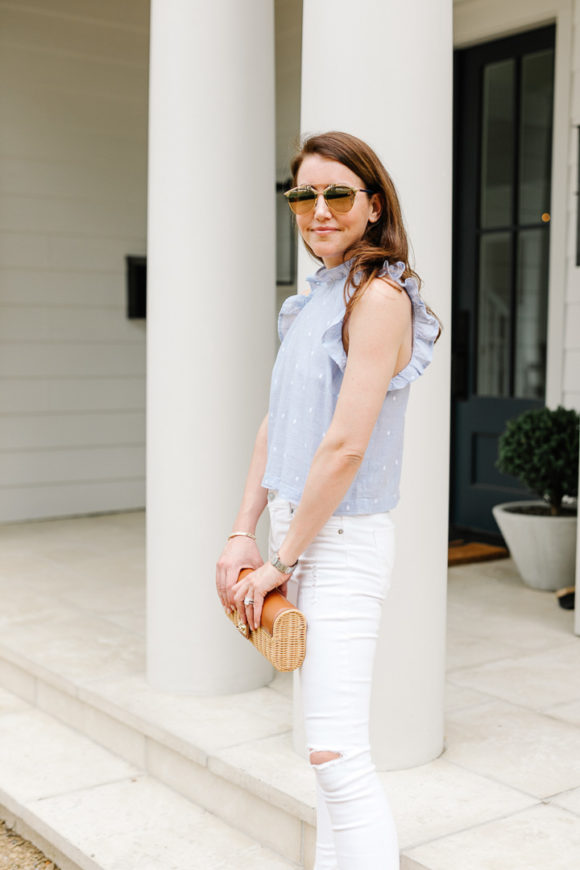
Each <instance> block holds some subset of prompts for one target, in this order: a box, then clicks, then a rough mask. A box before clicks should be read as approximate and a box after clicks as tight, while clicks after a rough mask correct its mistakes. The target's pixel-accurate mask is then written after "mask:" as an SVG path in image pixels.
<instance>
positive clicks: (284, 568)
mask: <svg viewBox="0 0 580 870" xmlns="http://www.w3.org/2000/svg"><path fill="white" fill-rule="evenodd" d="M270 564H271V565H273V566H274V568H276V569H277V570H278V571H279V572H280V573H281V574H291V573H292V571H293V570H294V568H295V567H296V565H297V564H298V559H296V561H295V562H294V564H293V565H285V564H284V562H281V561H280V556H279V555H278V553H276V554H275V555H274V556H272V558H271V559H270Z"/></svg>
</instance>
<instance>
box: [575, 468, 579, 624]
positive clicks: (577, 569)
mask: <svg viewBox="0 0 580 870" xmlns="http://www.w3.org/2000/svg"><path fill="white" fill-rule="evenodd" d="M578 475H579V476H578V491H579V492H580V471H579V473H578ZM574 634H577V635H580V522H577V523H576V606H575V608H574Z"/></svg>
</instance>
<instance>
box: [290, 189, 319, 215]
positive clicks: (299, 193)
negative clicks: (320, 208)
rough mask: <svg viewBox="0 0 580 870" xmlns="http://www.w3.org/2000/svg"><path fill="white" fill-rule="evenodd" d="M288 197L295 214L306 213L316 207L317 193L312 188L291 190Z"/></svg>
mask: <svg viewBox="0 0 580 870" xmlns="http://www.w3.org/2000/svg"><path fill="white" fill-rule="evenodd" d="M286 199H287V200H288V205H289V206H290V208H291V209H292V211H293V212H294V214H306V212H307V211H310V210H311V209H312V208H314V203H315V201H316V194H315V193H314V191H312V190H289V191H288V193H286Z"/></svg>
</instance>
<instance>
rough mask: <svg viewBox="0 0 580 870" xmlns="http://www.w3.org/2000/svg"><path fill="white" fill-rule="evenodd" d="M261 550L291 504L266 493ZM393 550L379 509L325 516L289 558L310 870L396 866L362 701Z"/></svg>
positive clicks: (388, 869)
mask: <svg viewBox="0 0 580 870" xmlns="http://www.w3.org/2000/svg"><path fill="white" fill-rule="evenodd" d="M268 508H269V511H270V556H271V555H273V553H274V552H276V551H277V550H278V549H279V547H280V546H281V544H282V541H283V539H284V537H285V535H286V532H287V531H288V526H289V525H290V522H291V520H292V515H293V512H294V509H295V505H293V504H292V503H290V502H288V501H285V500H283V499H281V498H280V497H279V496H278V495H277V494H276V493H275V492H273V491H270V492H269V493H268ZM393 558H394V526H393V521H392V519H391V517H390V514H388V513H379V514H364V515H355V516H348V515H347V516H337V515H333V516H331V517H330V519H329V520H328V522H327V523H326V524H325V525H324V526H323V528H322V529H321V530H320V532H319V533H318V535H317V536H316V537H315V538H314V540H313V541H312V543H311V544H310V545H309V546H308V547H307V549H306V550H305V551H304V553H303V554H302V556H300V559H299V561H298V566H297V567H296V569H295V571H294V574H293V575H292V578H291V580H290V582H289V585H288V595H289V597H290V598H291V599H292V600H293V601H295V602H296V604H297V606H298V607H299V608H300V610H302V611H303V612H304V614H305V615H306V619H307V621H308V631H307V635H306V658H305V659H304V664H303V665H302V668H301V669H300V677H299V678H300V682H301V692H302V700H303V705H304V716H305V729H306V740H307V745H308V750H309V752H316V751H323V750H326V751H329V752H332V753H339V757H338V758H333V759H332V760H330V761H327V762H323V763H322V764H313V765H312V767H313V769H314V771H315V773H316V780H317V798H318V802H317V832H316V864H315V868H314V870H399V847H398V841H397V832H396V829H395V825H394V821H393V817H392V813H391V810H390V807H389V804H388V801H387V799H386V796H385V793H384V790H383V787H382V785H381V782H380V780H379V778H378V776H377V772H376V768H375V766H374V764H373V761H372V758H371V752H370V743H369V708H370V696H371V681H372V669H373V660H374V655H375V649H376V642H377V637H378V630H379V622H380V617H381V607H382V603H383V600H384V599H385V597H386V594H387V591H388V588H389V585H390V576H391V569H392V564H393Z"/></svg>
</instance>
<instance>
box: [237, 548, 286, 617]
mask: <svg viewBox="0 0 580 870" xmlns="http://www.w3.org/2000/svg"><path fill="white" fill-rule="evenodd" d="M288 577H289V575H288V574H281V573H280V571H278V569H277V568H274V566H273V565H272V564H271V563H270V562H266V563H264V564H263V565H262V566H261V568H258V569H257V571H253V572H252V573H251V574H247V575H246V577H244V579H243V580H240V582H239V583H237V584H236V588H235V592H234V601H235V604H236V609H237V611H238V614H239V617H240V619H241V620H242V622H244V623H245V624H246V625H249V627H250V628H251V629H256V628H258V626H259V625H260V619H261V618H262V606H263V604H264V598H265V597H266V595H267V594H268V592H270V590H272V589H280V592H282V594H283V595H285V594H286V588H287V585H288ZM246 596H247V597H248V598H250V599H252V600H253V602H254V603H253V604H247V605H245V604H244V599H245V598H246Z"/></svg>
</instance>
